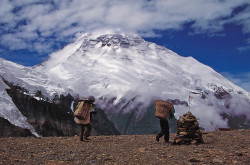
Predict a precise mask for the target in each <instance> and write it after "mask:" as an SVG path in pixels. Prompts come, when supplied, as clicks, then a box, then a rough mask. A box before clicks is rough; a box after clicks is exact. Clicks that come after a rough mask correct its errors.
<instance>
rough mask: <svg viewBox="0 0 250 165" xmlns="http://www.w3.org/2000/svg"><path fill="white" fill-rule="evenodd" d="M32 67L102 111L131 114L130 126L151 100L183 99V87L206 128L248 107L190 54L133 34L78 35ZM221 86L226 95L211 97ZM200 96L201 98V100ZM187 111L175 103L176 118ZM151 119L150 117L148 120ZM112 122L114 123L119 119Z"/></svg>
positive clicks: (237, 91)
mask: <svg viewBox="0 0 250 165" xmlns="http://www.w3.org/2000/svg"><path fill="white" fill-rule="evenodd" d="M76 47H77V49H76ZM70 49H71V50H74V53H72V54H71V55H69V54H67V52H69V50H70ZM71 52H73V51H71ZM57 59H59V60H57ZM36 70H39V71H43V72H44V74H46V75H47V76H48V77H51V78H52V77H53V78H54V79H56V80H57V81H60V82H61V83H62V84H63V86H67V87H69V88H70V89H72V90H73V91H75V92H77V93H80V94H81V93H83V94H88V95H94V96H95V97H97V98H100V99H99V100H98V101H97V104H98V106H100V107H101V108H103V109H105V110H106V112H107V113H110V114H114V113H115V114H119V115H120V114H130V113H131V112H133V113H134V117H135V118H136V121H135V123H134V124H138V122H140V121H141V120H142V118H143V117H145V115H146V112H147V111H148V110H149V109H148V107H149V106H150V105H151V104H152V101H153V100H154V99H156V98H160V99H165V100H166V99H178V100H181V101H186V102H188V101H189V100H188V96H189V91H195V92H196V93H198V95H197V94H196V95H194V96H192V97H193V100H191V102H190V104H191V109H190V110H191V111H192V112H193V113H194V114H195V115H197V117H198V118H199V119H200V120H201V121H200V122H201V125H202V127H204V128H205V129H208V130H214V129H216V128H218V127H227V121H226V119H225V120H224V119H223V118H222V116H221V114H223V113H230V114H233V115H237V114H247V112H248V111H249V109H250V108H249V107H250V104H249V93H248V92H246V91H244V90H243V89H241V88H240V87H238V86H236V85H234V84H233V83H231V82H230V81H228V80H227V79H225V78H224V77H223V76H222V75H220V74H218V73H217V72H215V71H214V70H213V69H212V68H210V67H208V66H206V65H203V64H201V63H199V62H198V61H197V60H195V59H193V58H192V57H181V56H179V55H178V54H176V53H174V52H172V51H170V50H168V49H167V48H164V47H161V46H158V45H156V44H154V43H150V42H146V41H145V40H143V39H142V38H141V37H139V36H137V35H127V34H104V35H103V34H83V35H82V36H81V37H80V38H79V39H78V40H77V41H76V42H75V43H72V44H71V45H68V46H67V47H66V48H64V49H62V50H61V51H58V52H56V53H54V54H52V56H51V58H50V59H49V60H48V61H46V62H44V63H43V64H42V65H40V66H38V67H36ZM223 90H225V91H226V92H227V95H228V98H223V99H218V98H216V92H217V93H220V91H223ZM204 96H205V98H206V99H202V98H204ZM229 96H230V97H229ZM229 100H232V102H231V101H229ZM237 100H241V102H242V103H241V105H242V107H245V108H239V106H237V103H236V102H237ZM110 101H112V104H110ZM228 102H230V106H231V107H229V106H227V108H226V107H225V106H224V105H225V104H227V105H229V103H228ZM151 110H152V109H151ZM187 110H189V109H188V108H187V107H185V106H180V105H176V111H177V112H176V116H177V117H178V116H180V115H182V114H183V113H185V112H186V111H187ZM111 116H112V115H111ZM129 118H131V116H130V117H128V120H129ZM152 118H153V117H151V119H150V120H154V119H152ZM247 120H249V116H248V117H247ZM113 121H114V122H115V123H117V125H118V124H119V117H118V118H116V119H113ZM154 122H155V120H154ZM126 124H130V123H125V125H126ZM144 124H145V123H144ZM157 124H158V123H157ZM128 129H129V128H128ZM131 129H135V127H133V128H131ZM125 132H126V131H125Z"/></svg>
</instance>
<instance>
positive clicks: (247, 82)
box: [221, 72, 250, 92]
mask: <svg viewBox="0 0 250 165" xmlns="http://www.w3.org/2000/svg"><path fill="white" fill-rule="evenodd" d="M221 74H222V75H223V76H224V77H226V78H227V79H228V80H230V81H232V82H233V83H234V84H236V85H238V86H240V87H242V88H243V89H245V90H246V91H248V92H250V72H246V73H241V74H231V73H228V72H221Z"/></svg>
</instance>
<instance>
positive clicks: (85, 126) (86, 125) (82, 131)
mask: <svg viewBox="0 0 250 165" xmlns="http://www.w3.org/2000/svg"><path fill="white" fill-rule="evenodd" d="M85 128H87V130H86V131H85ZM91 130H92V126H91V124H90V123H89V124H81V132H80V140H81V141H83V136H84V137H89V136H90V133H91Z"/></svg>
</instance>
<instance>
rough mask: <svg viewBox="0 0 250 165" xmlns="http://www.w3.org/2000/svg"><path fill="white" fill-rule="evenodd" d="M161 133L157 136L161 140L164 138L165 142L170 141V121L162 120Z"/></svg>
mask: <svg viewBox="0 0 250 165" xmlns="http://www.w3.org/2000/svg"><path fill="white" fill-rule="evenodd" d="M160 126H161V132H160V133H158V134H157V136H158V137H159V138H161V137H162V136H164V140H165V142H168V141H169V124H168V120H160Z"/></svg>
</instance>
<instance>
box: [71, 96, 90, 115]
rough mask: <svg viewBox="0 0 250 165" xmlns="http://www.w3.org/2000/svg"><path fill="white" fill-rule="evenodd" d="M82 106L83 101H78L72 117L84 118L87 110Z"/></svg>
mask: <svg viewBox="0 0 250 165" xmlns="http://www.w3.org/2000/svg"><path fill="white" fill-rule="evenodd" d="M83 106H84V101H83V100H81V101H79V102H78V105H77V106H76V110H75V112H74V114H73V116H74V117H76V118H78V119H80V120H81V119H85V118H86V116H87V113H88V111H86V110H84V108H83Z"/></svg>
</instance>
